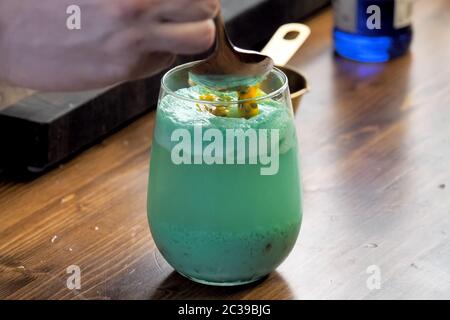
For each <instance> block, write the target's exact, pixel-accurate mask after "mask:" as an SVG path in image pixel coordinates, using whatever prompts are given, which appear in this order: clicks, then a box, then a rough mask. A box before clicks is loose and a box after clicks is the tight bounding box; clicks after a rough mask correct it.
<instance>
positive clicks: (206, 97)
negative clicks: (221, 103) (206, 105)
mask: <svg viewBox="0 0 450 320" xmlns="http://www.w3.org/2000/svg"><path fill="white" fill-rule="evenodd" d="M199 98H200V100H202V101H211V102H214V101H216V99H217V97H216V96H215V95H213V94H211V93H207V94H202V95H201V96H200V97H199Z"/></svg>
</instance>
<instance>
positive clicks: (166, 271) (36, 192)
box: [0, 0, 450, 299]
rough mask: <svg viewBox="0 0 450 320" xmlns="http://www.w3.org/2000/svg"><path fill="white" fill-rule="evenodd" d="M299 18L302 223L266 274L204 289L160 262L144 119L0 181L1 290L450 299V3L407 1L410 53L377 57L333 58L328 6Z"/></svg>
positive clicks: (38, 294)
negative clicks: (302, 30)
mask: <svg viewBox="0 0 450 320" xmlns="http://www.w3.org/2000/svg"><path fill="white" fill-rule="evenodd" d="M307 24H309V25H310V26H311V28H312V31H313V33H312V38H311V39H310V41H309V42H308V43H307V44H306V45H305V47H304V49H303V50H302V51H301V52H300V53H299V54H298V55H297V56H296V57H295V58H294V60H293V61H292V64H293V65H295V66H297V67H299V68H300V69H301V70H303V71H304V72H305V73H306V74H307V75H308V76H309V80H310V84H311V87H312V91H311V93H310V94H308V95H307V96H306V97H305V99H304V101H303V105H302V108H301V110H300V112H299V113H298V114H297V115H296V121H297V124H298V132H299V137H300V144H301V149H302V161H303V162H302V168H303V180H304V221H303V226H302V230H301V234H300V238H299V241H298V243H297V245H296V247H295V249H294V251H293V252H292V254H291V255H290V256H289V258H288V259H287V260H286V261H285V262H284V263H283V264H282V265H281V266H280V267H279V268H278V270H277V272H275V273H273V274H272V275H271V276H270V277H269V278H268V279H266V280H265V281H263V282H261V283H259V284H257V285H253V286H247V287H243V288H213V287H206V286H202V285H198V284H195V283H192V282H190V281H188V280H185V279H184V278H182V277H181V276H179V275H177V274H175V273H174V272H173V271H172V269H171V267H170V266H169V265H168V264H167V263H166V262H165V261H164V260H163V259H162V257H161V256H160V254H159V253H158V251H157V250H156V248H155V245H154V243H153V241H152V238H151V235H150V232H149V228H148V226H147V217H146V193H147V174H148V169H149V168H148V164H149V149H150V146H151V142H152V127H153V121H154V115H153V114H149V115H148V116H145V117H143V118H142V119H140V120H138V121H137V122H135V123H133V124H132V125H130V126H129V127H127V128H125V129H124V130H122V131H120V132H118V133H117V134H115V135H114V136H112V137H110V138H108V139H107V140H105V141H104V142H102V143H101V144H99V145H97V146H95V147H93V148H91V149H90V150H88V151H86V152H84V153H83V154H81V155H79V156H77V157H76V158H75V159H73V160H71V161H69V162H67V163H66V164H64V165H63V166H61V167H59V168H57V169H54V170H52V171H51V172H50V173H48V174H46V175H45V176H43V177H40V178H38V179H35V180H33V181H29V182H11V181H5V179H3V181H2V182H0V219H1V220H0V298H8V299H15V298H20V299H127V298H137V299H161V298H227V299H228V298H236V299H311V298H319V299H353V298H354V299H378V298H401V299H405V298H447V299H448V298H450V85H449V81H450V63H449V61H450V43H449V40H450V2H449V1H448V0H433V1H427V0H420V1H417V3H416V7H415V14H414V24H415V40H414V45H413V47H412V51H411V54H409V55H408V56H405V57H403V58H400V59H397V60H395V61H392V62H390V63H387V64H379V65H365V64H357V63H353V62H349V61H346V60H343V59H340V58H336V57H334V56H333V54H332V40H331V27H332V17H331V11H330V10H326V11H325V12H323V13H321V14H319V15H318V16H316V17H314V18H313V19H312V20H310V21H307ZM70 265H78V266H79V267H80V268H81V275H82V277H81V289H80V290H76V289H75V290H72V291H71V290H69V289H68V288H67V287H66V280H67V278H68V277H69V274H67V273H66V268H67V267H68V266H70ZM370 266H372V267H370ZM373 266H375V267H373ZM368 268H369V271H371V270H372V269H371V268H379V270H380V271H381V278H380V279H381V288H380V289H379V290H376V289H375V290H370V289H369V288H368V286H367V285H366V282H367V280H368V279H369V277H370V276H371V274H368V273H367V270H368Z"/></svg>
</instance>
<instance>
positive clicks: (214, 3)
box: [0, 0, 220, 91]
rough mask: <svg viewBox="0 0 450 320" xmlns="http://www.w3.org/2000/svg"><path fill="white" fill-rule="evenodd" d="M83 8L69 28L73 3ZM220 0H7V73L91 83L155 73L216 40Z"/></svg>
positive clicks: (36, 84)
mask: <svg viewBox="0 0 450 320" xmlns="http://www.w3.org/2000/svg"><path fill="white" fill-rule="evenodd" d="M72 4H76V5H78V6H79V7H80V9H81V29H80V30H69V29H68V28H67V27H66V20H67V18H68V17H69V15H68V14H67V13H66V9H67V7H68V6H69V5H72ZM219 6H220V2H219V0H39V1H36V0H20V1H17V0H0V81H4V82H7V83H9V84H12V85H16V86H23V87H28V88H32V89H38V90H55V91H56V90H84V89H92V88H98V87H104V86H108V85H112V84H115V83H119V82H123V81H127V80H132V79H137V78H141V77H144V76H148V75H151V74H154V73H156V72H158V71H161V70H163V69H164V68H167V67H169V66H170V65H171V63H172V62H173V60H174V55H175V54H194V53H200V52H202V51H205V50H207V49H208V48H210V47H211V46H212V44H213V42H214V37H215V28H214V23H213V21H212V20H211V19H212V18H213V17H214V16H215V15H216V14H217V12H218V10H219Z"/></svg>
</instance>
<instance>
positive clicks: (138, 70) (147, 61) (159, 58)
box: [129, 52, 175, 80]
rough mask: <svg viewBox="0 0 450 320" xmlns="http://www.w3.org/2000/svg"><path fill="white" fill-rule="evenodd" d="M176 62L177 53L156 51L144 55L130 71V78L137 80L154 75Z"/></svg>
mask: <svg viewBox="0 0 450 320" xmlns="http://www.w3.org/2000/svg"><path fill="white" fill-rule="evenodd" d="M174 62H175V55H173V54H170V53H163V52H156V53H149V54H147V55H145V56H143V57H142V58H141V59H140V61H139V63H138V64H137V65H136V66H135V67H134V68H133V70H132V71H131V73H130V76H129V79H130V80H137V79H142V78H146V77H149V76H152V75H154V74H157V73H160V72H161V71H163V70H166V69H168V68H169V67H170V66H172V65H173V63H174Z"/></svg>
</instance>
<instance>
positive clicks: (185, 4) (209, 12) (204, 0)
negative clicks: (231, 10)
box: [155, 0, 220, 22]
mask: <svg viewBox="0 0 450 320" xmlns="http://www.w3.org/2000/svg"><path fill="white" fill-rule="evenodd" d="M219 8H220V1H219V0H172V1H167V0H166V1H162V2H161V3H160V5H159V7H158V8H155V10H156V15H157V16H158V18H159V19H160V20H162V21H168V22H192V21H202V20H208V19H212V18H214V17H215V16H216V15H217V13H218V12H219Z"/></svg>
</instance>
